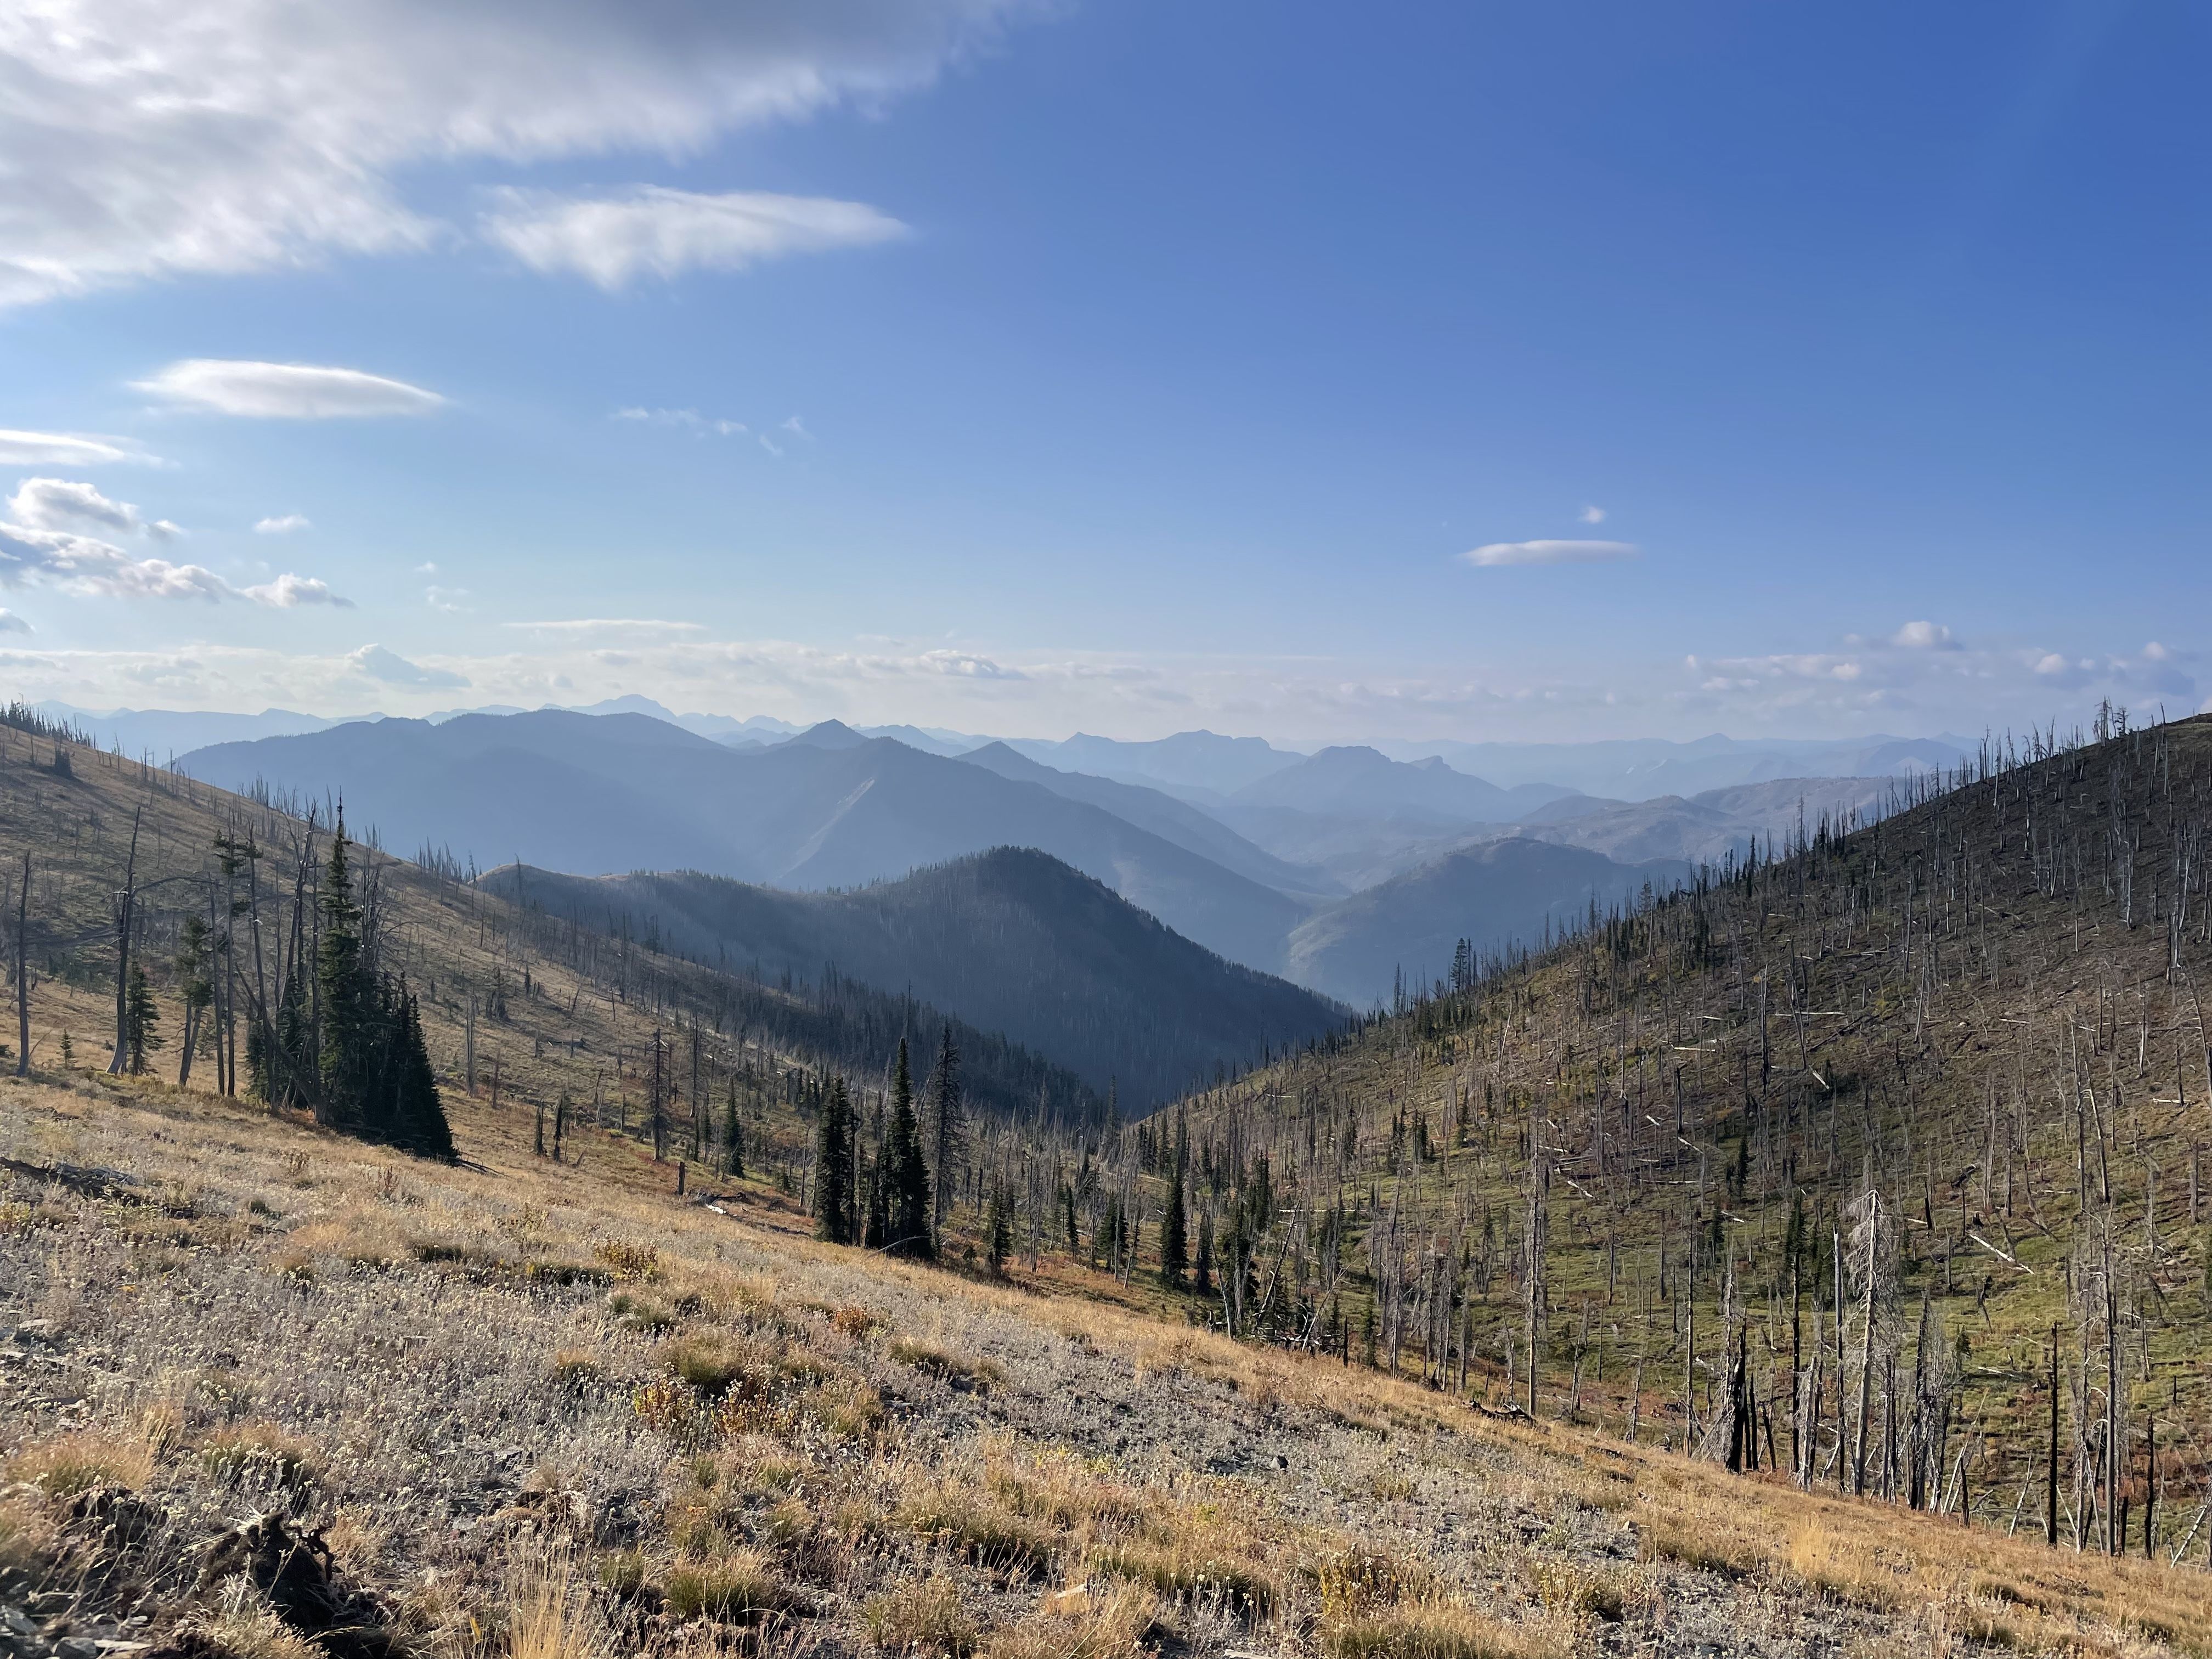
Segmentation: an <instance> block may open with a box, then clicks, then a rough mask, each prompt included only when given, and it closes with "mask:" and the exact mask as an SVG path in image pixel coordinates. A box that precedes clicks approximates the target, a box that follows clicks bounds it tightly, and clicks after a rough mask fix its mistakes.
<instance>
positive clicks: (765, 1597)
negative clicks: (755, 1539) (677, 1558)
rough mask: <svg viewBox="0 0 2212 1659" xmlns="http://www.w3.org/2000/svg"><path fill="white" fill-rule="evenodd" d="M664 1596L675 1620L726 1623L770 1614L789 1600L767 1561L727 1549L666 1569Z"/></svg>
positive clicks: (754, 1552) (747, 1552)
mask: <svg viewBox="0 0 2212 1659" xmlns="http://www.w3.org/2000/svg"><path fill="white" fill-rule="evenodd" d="M663 1588H664V1594H665V1596H666V1598H667V1602H668V1610H669V1611H670V1612H671V1613H674V1614H675V1615H676V1616H677V1617H678V1618H679V1619H701V1618H704V1619H711V1620H715V1621H716V1622H717V1623H722V1624H727V1623H730V1622H732V1621H733V1620H739V1619H744V1618H746V1617H748V1616H750V1615H751V1614H755V1613H773V1612H775V1610H776V1609H777V1608H778V1607H782V1606H783V1605H785V1603H786V1602H787V1600H788V1599H789V1598H788V1596H787V1594H786V1592H785V1590H784V1587H783V1586H782V1585H781V1583H778V1582H777V1581H776V1577H775V1567H774V1565H772V1564H771V1562H770V1561H769V1558H768V1557H767V1556H766V1555H764V1554H763V1553H761V1552H760V1551H758V1550H753V1549H730V1550H725V1551H722V1552H721V1553H717V1554H714V1555H712V1556H709V1557H708V1559H705V1560H702V1561H697V1562H685V1563H683V1564H682V1565H678V1566H676V1567H673V1568H671V1569H670V1571H669V1573H668V1577H667V1582H666V1583H665V1586H664V1587H663Z"/></svg>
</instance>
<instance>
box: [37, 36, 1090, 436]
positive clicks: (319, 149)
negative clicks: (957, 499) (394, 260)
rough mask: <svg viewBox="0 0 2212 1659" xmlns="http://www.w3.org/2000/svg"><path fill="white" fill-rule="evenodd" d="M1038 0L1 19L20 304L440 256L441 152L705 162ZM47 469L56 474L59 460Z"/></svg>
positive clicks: (947, 49)
mask: <svg viewBox="0 0 2212 1659" xmlns="http://www.w3.org/2000/svg"><path fill="white" fill-rule="evenodd" d="M1047 9H1049V8H1048V7H1047V6H1044V5H1042V4H1039V3H1037V0H838V3H835V4H819V5H808V6H799V7H790V6H690V7H684V6H665V5H659V6H639V5H636V4H634V3H626V0H566V3H562V4H560V5H556V6H547V5H544V4H542V3H534V0H475V3H471V4H468V5H459V6H439V5H370V6H361V5H347V4H334V5H319V6H304V7H303V6H300V5H296V4H293V3H289V0H197V3H195V4H193V5H191V6H189V7H177V6H167V7H163V6H154V5H149V4H147V3H145V0H52V3H46V4H40V5H35V6H31V7H27V8H26V7H15V8H13V9H8V10H6V11H5V12H4V13H0V88H4V92H0V155H4V156H6V157H8V158H9V164H10V167H11V168H12V169H13V172H14V173H15V176H16V178H17V180H18V183H19V185H20V186H21V187H18V188H14V189H10V190H8V191H0V304H9V303H28V302H33V301H41V300H47V299H51V298H53V297H55V296H58V295H71V294H82V293H85V292H88V291H91V290H94V289H100V288H103V287H110V286H113V285H115V284H118V283H131V282H135V281H141V280H145V279H148V278H157V277H161V276H174V275H179V274H184V273H195V272H197V273H229V272H243V271H252V270H270V269H276V268H282V267H287V266H295V265H299V264H307V263H311V262H313V261H314V260H316V259H318V258H323V257H325V256H327V255H331V254H334V253H356V252H393V251H407V250H419V249H423V248H426V247H429V246H435V245H436V244H437V243H438V242H439V241H440V240H441V230H440V228H439V227H438V226H437V225H435V223H434V222H432V221H431V220H429V219H428V217H427V216H425V215H424V214H422V212H420V211H419V210H416V208H415V207H413V206H411V205H410V204H409V203H408V202H407V201H406V200H405V199H404V192H403V188H402V180H403V179H405V178H406V177H408V176H409V175H410V174H412V173H417V172H419V171H420V170H421V168H422V167H423V166H425V165H426V164H441V163H444V164H451V163H455V162H462V161H477V160H482V159H484V158H489V159H492V160H495V161H510V162H518V163H527V162H532V161H543V160H546V159H550V158H554V157H561V156H583V155H612V154H617V153H635V152H651V153H655V154H661V155H693V154H696V153H698V152H699V151H701V150H702V149H704V148H706V147H707V145H708V143H711V142H712V141H713V140H714V138H715V137H718V136H720V135H721V134H723V133H726V132H728V131H732V130H736V129H738V128H743V127H748V126H756V125H762V124H765V123H770V122H776V121H787V120H795V119H799V118H804V117H805V116H807V115H809V114H811V113H814V112H818V111H820V110H822V109H823V108H826V107H829V106H834V105H836V104H838V103H840V102H842V101H847V100H866V101H868V102H870V103H878V102H880V101H881V100H884V98H886V97H888V96H889V95H890V94H894V93H896V92H898V91H901V90H902V89H904V88H910V87H914V86H917V85H921V84H923V83H926V82H928V81H929V80H930V79H932V78H933V76H935V75H936V74H937V73H938V72H939V70H940V69H941V68H942V67H943V66H944V65H945V64H946V63H948V62H950V61H952V60H954V59H956V58H958V57H960V56H961V55H963V53H964V52H967V51H969V50H970V49H972V48H973V47H975V46H977V45H978V44H980V43H981V42H983V41H985V40H988V39H989V38H990V37H991V35H992V34H993V33H994V32H995V31H996V30H997V29H998V28H999V27H1001V26H1002V25H1003V24H1004V23H1006V21H1009V20H1011V19H1012V18H1014V17H1016V16H1018V15H1022V14H1024V13H1027V12H1032V11H1043V10H1047ZM34 464H35V465H47V464H49V463H45V462H40V463H34Z"/></svg>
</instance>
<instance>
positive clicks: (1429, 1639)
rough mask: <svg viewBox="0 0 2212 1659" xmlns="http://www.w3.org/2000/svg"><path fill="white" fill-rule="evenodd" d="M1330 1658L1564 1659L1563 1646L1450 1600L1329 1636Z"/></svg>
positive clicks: (1394, 1612) (1352, 1624)
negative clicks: (1506, 1624) (1501, 1622)
mask: <svg viewBox="0 0 2212 1659" xmlns="http://www.w3.org/2000/svg"><path fill="white" fill-rule="evenodd" d="M1324 1639H1325V1644H1326V1650H1327V1652H1328V1655H1329V1656H1330V1659H1565V1655H1566V1653H1567V1652H1568V1648H1567V1646H1566V1645H1565V1644H1560V1643H1556V1642H1553V1641H1549V1640H1547V1639H1545V1638H1541V1637H1537V1636H1534V1635H1531V1634H1530V1633H1529V1632H1526V1631H1522V1630H1516V1629H1514V1628H1512V1627H1510V1626H1505V1625H1502V1624H1500V1623H1498V1620H1495V1619H1492V1618H1488V1617H1486V1615H1484V1614H1482V1613H1478V1612H1476V1611H1475V1610H1474V1608H1472V1607H1462V1606H1460V1605H1458V1604H1456V1603H1454V1602H1449V1601H1420V1602H1415V1603H1413V1604H1411V1605H1408V1606H1406V1607H1394V1608H1392V1609H1391V1610H1390V1611H1389V1612H1388V1613H1376V1614H1372V1615H1370V1616H1368V1617H1364V1618H1360V1619H1355V1620H1350V1621H1348V1622H1346V1623H1344V1624H1341V1625H1339V1626H1335V1627H1334V1629H1332V1630H1331V1631H1329V1632H1328V1635H1327V1637H1326V1638H1324Z"/></svg>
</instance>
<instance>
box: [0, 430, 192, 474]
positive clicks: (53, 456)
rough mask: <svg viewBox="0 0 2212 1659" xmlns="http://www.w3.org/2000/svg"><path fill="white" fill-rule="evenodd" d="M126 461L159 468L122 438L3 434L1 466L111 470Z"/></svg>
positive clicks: (1, 437)
mask: <svg viewBox="0 0 2212 1659" xmlns="http://www.w3.org/2000/svg"><path fill="white" fill-rule="evenodd" d="M124 461H135V462H137V463H140V464H141V465H158V463H157V462H156V461H155V458H154V457H153V456H151V455H149V454H147V453H145V452H144V451H143V450H142V449H140V448H138V447H137V446H136V445H134V444H131V443H130V442H129V441H126V440H125V439H121V438H95V437H91V436H88V435H86V434H84V433H82V432H21V431H12V430H0V466H110V465H115V464H116V463H118V462H124Z"/></svg>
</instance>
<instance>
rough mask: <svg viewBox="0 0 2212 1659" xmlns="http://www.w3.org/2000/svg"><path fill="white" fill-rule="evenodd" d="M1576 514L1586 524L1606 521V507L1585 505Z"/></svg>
mask: <svg viewBox="0 0 2212 1659" xmlns="http://www.w3.org/2000/svg"><path fill="white" fill-rule="evenodd" d="M1575 516H1576V517H1577V518H1578V519H1580V520H1582V521H1583V523H1584V524H1603V523H1604V522H1605V509H1604V508H1603V507H1598V506H1595V505H1593V506H1589V507H1584V508H1583V510H1582V511H1581V512H1580V513H1577V514H1576V515H1575Z"/></svg>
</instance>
